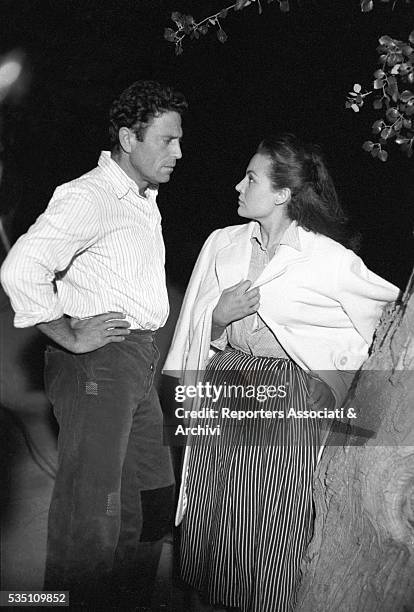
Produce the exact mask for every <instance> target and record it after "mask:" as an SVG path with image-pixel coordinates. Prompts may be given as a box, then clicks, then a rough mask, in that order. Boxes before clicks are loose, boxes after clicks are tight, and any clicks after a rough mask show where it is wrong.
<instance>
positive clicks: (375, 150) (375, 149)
mask: <svg viewBox="0 0 414 612" xmlns="http://www.w3.org/2000/svg"><path fill="white" fill-rule="evenodd" d="M378 151H379V149H378V147H374V148H373V149H372V151H371V155H372V157H378Z"/></svg>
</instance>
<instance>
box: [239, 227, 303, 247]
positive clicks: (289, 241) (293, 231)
mask: <svg viewBox="0 0 414 612" xmlns="http://www.w3.org/2000/svg"><path fill="white" fill-rule="evenodd" d="M251 239H252V240H253V239H255V240H257V242H258V243H259V244H260V246H261V247H262V248H263V242H262V235H261V232H260V224H259V223H255V224H254V227H253V231H252V235H251ZM280 244H284V245H286V246H290V247H292V248H293V249H296V250H297V251H301V250H302V246H301V244H300V239H299V232H298V225H297V223H296V221H292V223H291V224H290V225H289V227H288V228H287V229H286V231H285V233H284V234H283V236H282V238H281V241H280Z"/></svg>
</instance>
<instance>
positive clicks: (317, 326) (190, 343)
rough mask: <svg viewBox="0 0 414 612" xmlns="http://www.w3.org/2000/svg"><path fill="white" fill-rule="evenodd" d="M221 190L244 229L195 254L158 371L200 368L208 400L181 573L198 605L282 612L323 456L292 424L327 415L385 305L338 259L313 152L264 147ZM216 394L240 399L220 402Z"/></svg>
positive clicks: (196, 442)
mask: <svg viewBox="0 0 414 612" xmlns="http://www.w3.org/2000/svg"><path fill="white" fill-rule="evenodd" d="M236 190H237V191H238V192H239V208H238V214H239V215H240V216H241V217H244V218H247V219H250V220H251V222H250V223H248V224H244V225H238V226H232V227H227V228H224V229H220V230H216V231H215V232H213V234H212V235H211V236H210V237H209V238H208V240H207V241H206V243H205V245H204V247H203V249H202V251H201V254H200V256H199V258H198V261H197V264H196V266H195V269H194V272H193V275H192V277H191V280H190V283H189V287H188V290H187V293H186V296H185V299H184V302H183V306H182V310H181V313H180V318H179V321H178V324H177V328H176V332H175V336H174V339H173V343H172V347H171V350H170V353H169V356H168V358H167V362H166V364H165V366H164V372H166V373H169V372H171V371H176V372H177V371H178V373H179V374H183V373H184V374H185V373H186V372H190V371H200V370H202V369H203V368H205V376H204V388H206V383H207V382H208V383H210V385H211V386H210V389H211V388H217V389H221V391H220V393H221V396H220V397H219V398H218V397H216V398H214V397H204V398H199V399H200V401H199V403H198V405H196V407H197V409H198V410H199V409H202V410H203V409H204V410H205V412H204V413H201V412H199V413H198V414H199V415H201V416H207V417H208V418H207V419H203V420H202V421H201V420H199V421H198V423H199V424H200V423H201V424H202V425H203V426H206V425H209V426H210V427H211V428H210V430H208V429H206V431H210V435H206V436H203V437H201V436H200V437H193V439H192V440H191V445H190V446H188V447H187V449H186V454H185V460H184V472H183V483H182V490H181V495H180V505H179V510H178V517H177V518H178V520H180V519H181V517H182V514H183V513H184V511H185V510H186V513H185V516H184V522H183V531H182V554H181V565H182V568H181V569H182V574H183V578H184V580H186V581H187V582H188V583H189V584H190V585H191V586H192V587H193V588H194V589H196V590H197V591H198V592H200V593H201V594H202V596H203V597H204V598H205V599H206V600H208V601H209V602H210V603H211V604H214V605H222V606H224V607H227V608H229V607H232V608H236V609H239V610H242V611H243V612H274V611H288V610H292V609H293V608H294V605H295V601H296V593H297V588H298V585H299V580H300V563H301V559H302V556H303V553H304V551H305V549H306V546H307V544H308V542H309V539H310V537H311V535H312V525H313V506H312V478H313V472H314V469H315V466H316V463H317V458H318V452H319V451H320V449H321V445H322V444H321V430H322V424H321V422H320V421H317V420H315V419H303V418H302V419H301V418H295V415H297V414H300V413H298V411H301V410H306V409H310V408H315V407H318V408H321V409H323V408H326V409H328V410H329V409H334V408H339V407H340V406H341V404H342V402H343V399H344V397H345V395H346V393H347V390H348V388H349V385H350V382H351V380H352V371H354V370H355V369H357V368H359V367H360V365H361V364H362V362H363V361H364V359H365V358H366V357H367V354H368V348H369V346H370V344H371V341H372V337H373V333H374V330H375V327H376V324H377V322H378V320H379V317H380V314H381V310H382V307H383V306H384V304H386V303H387V302H389V301H393V300H395V299H396V298H397V296H398V289H397V288H396V287H394V286H393V285H391V284H390V283H388V282H387V281H385V280H383V279H381V278H380V277H378V276H377V275H376V274H374V273H372V272H370V271H369V270H368V269H367V268H366V267H365V265H364V264H363V262H362V261H361V259H360V258H359V257H357V256H356V255H355V254H354V253H353V252H352V251H351V250H349V249H347V248H346V247H345V246H344V244H341V243H346V219H345V216H344V213H343V211H342V209H341V207H340V204H339V203H338V199H337V195H336V192H335V188H334V186H333V183H332V180H331V178H330V176H329V174H328V172H327V169H326V167H325V164H324V162H323V160H322V157H321V154H320V152H319V150H318V149H317V148H316V147H309V146H305V145H303V144H302V143H300V142H299V141H298V140H297V139H296V138H295V137H294V136H292V135H284V136H282V137H280V138H275V137H273V138H269V139H266V140H264V141H263V142H261V144H260V145H259V148H258V150H257V152H256V154H255V155H254V156H253V158H252V159H251V161H250V163H249V166H248V168H247V171H246V176H245V177H244V178H243V180H242V181H241V182H240V183H239V184H238V185H237V186H236ZM212 347H213V348H215V349H219V350H218V352H216V354H215V355H214V356H213V357H212V358H211V359H210V361H208V359H209V355H210V349H211V348H212ZM230 385H236V387H234V388H239V390H240V389H242V388H243V389H244V390H246V389H247V388H251V389H253V393H252V392H251V393H250V395H249V397H247V394H244V395H243V394H242V393H241V392H239V393H238V396H237V397H234V396H232V397H229V394H228V393H227V397H224V394H225V393H224V391H223V390H224V389H228V390H229V389H230ZM237 386H238V387H237ZM270 387H272V388H273V393H272V396H270V395H269V396H268V397H266V399H265V400H263V393H264V395H265V396H266V389H269V388H270ZM259 388H260V390H261V391H262V396H261V398H260V399H259V394H258V392H257V391H258V390H259ZM275 389H276V392H275V391H274V390H275ZM254 390H256V391H254ZM263 390H265V391H263ZM199 395H200V396H201V395H208V394H207V393H204V394H202V393H199ZM210 395H211V394H210ZM261 408H264V409H265V410H266V411H268V414H270V415H271V417H268V416H266V414H265V413H264V412H263V411H262V412H260V409H261ZM213 409H214V410H215V411H216V412H215V413H214V412H212V410H213ZM229 409H231V411H233V412H234V413H235V415H236V416H233V417H230V416H229V412H230V411H229ZM208 410H210V412H209V413H208V412H206V411H208ZM292 411H293V412H292ZM237 417H240V418H237ZM216 426H219V429H220V434H219V435H216V434H212V433H211V431H212V430H213V428H214V427H216ZM216 431H217V430H216Z"/></svg>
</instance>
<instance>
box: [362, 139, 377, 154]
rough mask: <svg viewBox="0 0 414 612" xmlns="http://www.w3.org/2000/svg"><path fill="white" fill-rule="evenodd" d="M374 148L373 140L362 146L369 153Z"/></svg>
mask: <svg viewBox="0 0 414 612" xmlns="http://www.w3.org/2000/svg"><path fill="white" fill-rule="evenodd" d="M373 147H374V143H373V142H371V140H366V141H365V142H364V144H363V145H362V148H363V149H364V151H368V152H369V151H372V149H373Z"/></svg>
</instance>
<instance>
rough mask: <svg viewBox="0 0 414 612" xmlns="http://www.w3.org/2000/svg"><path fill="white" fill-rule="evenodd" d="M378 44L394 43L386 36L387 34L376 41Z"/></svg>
mask: <svg viewBox="0 0 414 612" xmlns="http://www.w3.org/2000/svg"><path fill="white" fill-rule="evenodd" d="M378 42H379V44H380V45H386V46H388V45H390V44H392V43H393V42H394V40H393V39H392V38H391V36H388V35H387V34H385V35H384V36H381V38H379V39H378Z"/></svg>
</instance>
